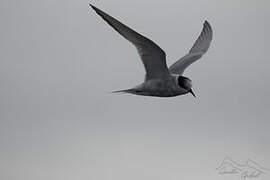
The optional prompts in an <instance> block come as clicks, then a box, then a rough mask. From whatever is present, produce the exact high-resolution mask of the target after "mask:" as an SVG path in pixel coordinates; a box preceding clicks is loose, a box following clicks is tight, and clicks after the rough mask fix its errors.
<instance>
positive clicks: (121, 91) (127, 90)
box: [111, 89, 138, 94]
mask: <svg viewBox="0 0 270 180" xmlns="http://www.w3.org/2000/svg"><path fill="white" fill-rule="evenodd" d="M137 91H138V90H136V89H124V90H119V91H112V92H111V93H131V94H137Z"/></svg>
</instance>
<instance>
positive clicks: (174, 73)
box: [89, 4, 213, 97]
mask: <svg viewBox="0 0 270 180" xmlns="http://www.w3.org/2000/svg"><path fill="white" fill-rule="evenodd" d="M89 5H90V6H91V7H92V8H93V9H94V10H95V12H96V13H97V14H98V15H99V16H100V17H101V18H103V19H104V20H105V21H106V22H107V23H108V24H109V25H110V26H111V27H112V28H113V29H114V30H116V31H117V32H118V33H119V34H120V35H122V36H123V37H124V38H125V39H127V40H128V41H130V42H131V43H132V44H133V45H134V46H135V47H136V49H137V51H138V53H139V55H140V58H141V60H142V62H143V65H144V68H145V71H146V74H145V78H144V82H143V83H141V84H139V85H137V86H135V87H133V88H130V89H125V90H120V91H114V92H123V93H130V94H135V95H143V96H157V97H173V96H178V95H183V94H187V93H191V94H192V95H193V96H194V97H196V96H195V93H194V92H193V90H192V81H191V80H190V79H189V78H187V77H185V76H183V73H184V70H185V69H186V68H187V67H188V66H189V65H190V64H192V63H193V62H195V61H196V60H198V59H200V58H201V57H202V56H203V55H204V54H205V53H206V52H207V50H208V49H209V47H210V44H211V41H212V38H213V31H212V28H211V25H210V24H209V22H208V21H204V24H203V29H202V31H201V33H200V35H199V37H198V38H197V40H196V41H195V43H194V45H193V46H192V48H191V49H190V50H189V52H188V53H187V54H186V55H185V56H184V57H182V58H180V59H179V60H178V61H176V62H175V63H174V64H173V65H171V66H170V67H169V68H168V67H167V64H166V54H165V52H164V51H163V50H162V49H161V48H160V47H159V46H158V45H157V44H156V43H154V42H153V41H152V40H150V39H148V38H147V37H145V36H143V35H141V34H139V33H137V32H136V31H134V30H133V29H131V28H129V27H128V26H126V25H125V24H123V23H121V22H120V21H118V20H117V19H115V18H113V17H112V16H110V15H108V14H107V13H105V12H104V11H102V10H100V9H98V8H97V7H95V6H93V5H92V4H89Z"/></svg>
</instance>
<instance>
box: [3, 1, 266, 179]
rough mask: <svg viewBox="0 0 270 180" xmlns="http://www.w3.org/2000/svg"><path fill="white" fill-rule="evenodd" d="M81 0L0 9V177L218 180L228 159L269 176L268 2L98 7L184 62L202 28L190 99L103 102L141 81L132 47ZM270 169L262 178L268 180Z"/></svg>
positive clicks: (102, 4)
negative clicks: (208, 31)
mask: <svg viewBox="0 0 270 180" xmlns="http://www.w3.org/2000/svg"><path fill="white" fill-rule="evenodd" d="M88 3H89V1H87V0H76V1H75V0H65V1H64V0H58V1H55V0H46V1H34V0H25V1H18V0H17V1H9V0H1V1H0V22H1V28H0V34H1V41H0V51H1V53H0V81H1V88H0V99H1V101H0V147H1V148H0V179H3V180H18V179H27V180H37V179H38V180H48V179H50V180H74V179H80V180H138V179H140V180H179V179H185V180H195V179H196V180H198V179H200V180H201V179H202V180H219V179H221V180H225V179H228V178H230V179H238V180H240V177H239V176H236V175H228V176H220V175H218V174H217V171H216V170H215V168H216V167H218V166H219V164H220V163H221V161H222V159H223V158H224V157H225V156H230V157H231V158H232V159H234V160H236V161H238V162H239V163H244V162H245V161H246V160H247V159H248V158H251V159H253V160H255V161H256V162H258V163H260V164H261V165H262V166H265V167H268V168H270V156H269V155H270V154H269V152H270V133H269V132H270V130H269V128H270V122H269V117H270V112H269V107H270V96H269V91H270V83H269V76H270V73H269V68H270V63H269V58H268V57H269V44H268V42H269V41H270V36H269V32H270V22H269V19H268V17H269V16H270V11H269V9H270V3H269V1H267V0H258V1H251V0H226V1H225V0H223V1H216V0H204V1H203V0H196V1H190V0H181V1H179V0H168V1H167V0H166V1H165V0H164V1H156V0H147V1H146V0H136V1H134V0H133V1H131V0H117V1H113V0H111V1H106V0H100V1H96V3H94V4H95V5H96V6H98V7H99V8H101V9H103V10H104V11H106V12H108V13H109V14H111V15H112V16H114V17H116V18H117V19H119V20H120V21H122V22H124V23H125V24H127V25H129V26H130V27H132V28H134V29H135V30H136V31H138V32H140V33H142V34H144V35H145V36H148V37H149V38H151V39H152V40H153V41H155V42H156V43H157V44H159V45H160V46H161V47H162V48H163V49H164V50H165V51H166V53H167V63H168V65H170V64H172V63H173V62H175V61H176V60H177V59H178V58H180V57H181V56H183V55H184V54H185V53H186V52H187V51H188V50H189V49H190V48H191V46H192V44H193V42H194V41H195V39H196V38H197V37H198V35H199V33H200V31H201V29H202V24H203V21H204V20H208V21H209V22H210V23H211V25H212V27H213V31H214V39H213V42H212V45H211V47H210V49H209V51H208V52H207V54H206V55H205V56H204V57H203V58H202V59H200V60H199V61H198V62H196V63H195V64H193V65H192V66H191V67H190V68H189V69H188V70H187V71H186V72H185V75H186V76H188V77H189V78H191V79H192V80H193V83H194V91H195V93H196V94H197V96H198V98H196V99H195V98H193V97H192V96H191V95H184V96H178V97H174V98H153V97H143V96H134V95H119V94H110V93H108V92H110V91H113V90H119V89H125V88H129V87H132V86H134V85H136V84H138V83H140V82H141V81H142V80H143V78H144V69H143V66H142V64H141V62H140V59H139V56H138V54H137V52H136V50H135V48H134V47H133V46H132V45H131V44H130V43H129V42H127V41H126V40H125V39H124V38H122V37H121V36H120V35H119V34H117V33H116V32H115V31H114V30H113V29H112V28H111V27H109V26H108V25H107V24H106V23H105V22H104V21H103V20H102V19H101V18H100V17H99V16H97V15H96V14H95V12H94V11H93V10H92V9H90V8H89V6H88ZM269 177H270V171H269V172H268V173H265V174H263V175H262V176H261V177H260V178H259V179H261V180H266V179H269Z"/></svg>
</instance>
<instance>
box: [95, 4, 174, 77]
mask: <svg viewBox="0 0 270 180" xmlns="http://www.w3.org/2000/svg"><path fill="white" fill-rule="evenodd" d="M90 6H91V7H92V8H93V9H94V10H95V11H96V13H97V14H98V15H100V16H101V17H102V18H103V19H104V20H105V21H106V22H107V23H108V24H109V25H110V26H112V27H113V28H114V29H115V30H116V31H117V32H118V33H119V34H121V35H122V36H123V37H124V38H126V39H127V40H128V41H130V42H131V43H132V44H133V45H134V46H135V47H136V48H137V50H138V52H139V55H140V57H141V59H142V62H143V64H144V67H145V70H146V76H145V77H146V78H145V80H149V79H156V78H164V77H167V76H169V74H170V73H169V70H168V67H167V64H166V54H165V52H164V51H163V50H162V49H161V48H160V47H159V46H158V45H156V44H155V43H154V42H153V41H151V40H150V39H148V38H146V37H144V36H143V35H141V34H139V33H137V32H135V31H134V30H132V29H131V28H129V27H127V26H126V25H124V24H123V23H121V22H119V21H118V20H117V19H115V18H113V17H111V16H110V15H108V14H107V13H105V12H103V11H102V10H100V9H98V8H97V7H95V6H93V5H91V4H90Z"/></svg>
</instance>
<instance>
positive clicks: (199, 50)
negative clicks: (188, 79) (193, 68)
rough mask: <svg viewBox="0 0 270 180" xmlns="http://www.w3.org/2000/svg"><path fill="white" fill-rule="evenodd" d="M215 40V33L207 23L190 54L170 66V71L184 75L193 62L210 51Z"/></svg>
mask: <svg viewBox="0 0 270 180" xmlns="http://www.w3.org/2000/svg"><path fill="white" fill-rule="evenodd" d="M212 39H213V31H212V27H211V25H210V24H209V22H207V21H205V22H204V24H203V29H202V32H201V33H200V35H199V37H198V39H197V40H196V41H195V43H194V45H193V46H192V48H191V49H190V50H189V52H188V54H186V55H185V56H184V57H182V58H181V59H179V60H178V61H176V62H175V63H174V64H173V65H171V66H170V68H169V71H170V72H171V73H173V74H179V75H182V74H183V73H184V70H185V69H186V68H187V67H188V66H189V65H190V64H192V63H193V62H195V61H196V60H198V59H200V58H201V57H202V56H203V55H204V54H205V53H206V52H207V50H208V49H209V47H210V44H211V41H212Z"/></svg>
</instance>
